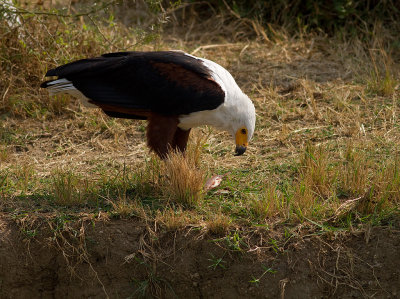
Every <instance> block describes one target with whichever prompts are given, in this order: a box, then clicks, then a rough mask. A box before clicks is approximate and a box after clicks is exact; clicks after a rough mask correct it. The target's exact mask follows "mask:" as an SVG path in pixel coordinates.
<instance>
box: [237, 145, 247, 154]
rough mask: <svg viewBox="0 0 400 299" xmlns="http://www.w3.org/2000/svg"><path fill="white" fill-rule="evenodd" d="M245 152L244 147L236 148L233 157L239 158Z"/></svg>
mask: <svg viewBox="0 0 400 299" xmlns="http://www.w3.org/2000/svg"><path fill="white" fill-rule="evenodd" d="M245 151H246V147H245V146H236V150H235V156H241V155H243V154H244V152H245Z"/></svg>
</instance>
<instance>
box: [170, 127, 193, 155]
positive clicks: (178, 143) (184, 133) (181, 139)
mask: <svg viewBox="0 0 400 299" xmlns="http://www.w3.org/2000/svg"><path fill="white" fill-rule="evenodd" d="M189 134H190V129H189V130H182V129H181V128H179V127H178V128H177V129H176V131H175V135H174V139H173V141H172V148H173V149H174V150H178V151H180V152H182V153H183V152H184V151H185V150H186V146H187V143H188V140H189Z"/></svg>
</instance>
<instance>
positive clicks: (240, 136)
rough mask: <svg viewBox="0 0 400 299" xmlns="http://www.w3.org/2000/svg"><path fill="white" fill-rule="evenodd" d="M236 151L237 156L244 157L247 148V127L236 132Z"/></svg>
mask: <svg viewBox="0 0 400 299" xmlns="http://www.w3.org/2000/svg"><path fill="white" fill-rule="evenodd" d="M235 139H236V150H235V156H240V155H243V154H244V152H245V151H246V148H247V129H246V128H245V127H242V128H240V129H239V130H237V131H236V134H235Z"/></svg>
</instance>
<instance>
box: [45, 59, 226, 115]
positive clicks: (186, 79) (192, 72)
mask: <svg viewBox="0 0 400 299" xmlns="http://www.w3.org/2000/svg"><path fill="white" fill-rule="evenodd" d="M46 76H57V77H58V80H59V79H62V78H65V79H67V80H68V81H70V82H72V84H73V86H74V87H75V88H76V89H78V90H79V91H80V92H81V93H83V94H84V95H85V96H86V97H87V98H89V99H90V100H91V103H93V104H95V105H98V106H100V107H102V106H104V105H106V106H107V105H111V106H113V107H119V108H118V109H117V108H115V110H118V113H121V115H123V113H124V111H125V110H124V109H126V110H127V111H128V110H129V111H130V112H129V113H128V114H131V111H133V110H135V109H137V110H140V111H151V112H157V113H162V114H166V115H180V114H189V113H192V112H196V111H202V110H212V109H215V108H217V107H218V106H219V105H221V104H222V103H223V102H224V98H225V93H224V91H223V90H222V88H221V87H220V86H219V84H218V83H216V82H215V81H214V80H213V79H212V76H211V71H210V70H209V69H208V68H207V67H206V66H205V65H204V64H203V63H202V61H201V60H200V59H196V58H195V57H192V56H188V55H186V54H184V53H181V52H175V51H164V52H118V53H109V54H104V55H103V56H100V57H96V58H90V59H82V60H78V61H75V62H72V63H69V64H66V65H62V66H60V67H58V68H55V69H52V70H50V71H48V72H47V74H46ZM44 85H45V86H43V87H47V86H50V85H51V81H47V82H45V84H44ZM121 109H122V110H121Z"/></svg>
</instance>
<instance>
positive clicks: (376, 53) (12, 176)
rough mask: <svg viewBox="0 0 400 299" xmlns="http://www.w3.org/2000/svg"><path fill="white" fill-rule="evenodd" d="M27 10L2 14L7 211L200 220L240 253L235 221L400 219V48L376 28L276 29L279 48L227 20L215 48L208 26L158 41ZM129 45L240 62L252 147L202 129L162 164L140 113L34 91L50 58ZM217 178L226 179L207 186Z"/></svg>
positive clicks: (178, 223)
mask: <svg viewBox="0 0 400 299" xmlns="http://www.w3.org/2000/svg"><path fill="white" fill-rule="evenodd" d="M23 18H24V22H25V23H24V25H23V26H20V28H19V29H18V30H13V29H10V28H9V27H8V26H7V25H6V24H5V22H4V21H0V33H1V36H3V37H5V39H4V40H5V43H4V44H2V45H1V46H0V55H1V57H2V59H1V71H0V79H1V80H0V82H2V83H1V86H2V87H3V88H2V91H1V92H0V99H1V102H0V118H1V121H2V123H1V125H0V195H1V203H0V208H1V209H2V210H3V211H20V210H25V211H26V210H34V211H35V213H40V212H43V213H53V215H54V217H58V216H56V215H59V213H60V212H63V213H64V212H66V213H67V214H68V213H71V214H75V215H79V214H80V213H86V214H93V215H98V214H99V213H105V214H107V215H108V216H111V217H121V218H131V217H137V218H140V219H142V220H143V221H147V222H149V221H150V222H154V223H157V224H158V225H161V226H162V227H163V228H164V229H166V230H177V229H181V228H185V227H188V226H191V227H196V228H200V229H203V228H204V229H205V230H207V231H208V232H210V233H211V234H213V235H216V236H223V240H224V243H225V246H226V247H227V248H229V249H230V250H233V251H242V250H243V248H245V245H244V243H243V240H242V239H243V238H244V237H243V238H242V236H241V235H240V233H239V232H238V231H237V229H238V228H245V229H244V231H246V233H248V231H247V229H250V231H255V230H257V229H259V228H260V227H263V228H266V229H272V228H274V227H276V226H279V225H281V226H282V225H283V226H288V227H293V226H298V225H304V224H308V225H311V226H314V227H315V228H316V229H319V227H318V225H316V224H320V225H323V227H336V228H345V229H351V228H353V227H355V226H357V225H363V224H365V223H373V224H374V225H381V224H385V223H389V222H390V221H391V219H393V217H398V215H399V207H400V195H399V194H400V170H399V158H398V155H399V150H398V142H399V138H400V127H399V125H398V119H397V118H398V115H399V112H400V111H399V89H398V85H399V82H400V81H399V74H398V71H397V70H398V61H399V60H398V59H399V57H398V56H396V53H395V52H393V51H391V50H390V48H388V46H387V45H386V42H385V41H386V40H385V38H387V37H388V35H387V34H388V33H385V32H383V31H382V30H383V29H382V28H380V27H379V26H378V25H377V26H376V29H374V31H373V32H372V33H371V36H370V39H369V40H360V39H359V38H357V36H355V37H352V39H351V40H346V39H343V38H342V37H340V36H333V37H331V38H327V37H326V36H324V35H323V34H320V35H319V34H317V33H313V34H308V33H307V32H303V33H302V35H301V37H291V36H288V35H287V34H286V33H285V30H284V28H282V30H280V31H279V30H275V29H274V30H275V40H274V42H273V43H272V42H271V41H266V40H265V38H261V39H260V38H258V39H257V38H252V37H253V33H254V32H250V33H249V35H248V36H249V38H243V37H236V38H232V37H229V36H230V34H229V32H232V31H233V29H232V27H230V26H231V25H229V24H228V25H226V26H225V27H223V28H224V29H223V30H225V31H221V32H219V31H218V32H216V33H215V35H216V36H218V38H219V39H220V40H219V42H218V43H214V40H212V39H211V37H210V36H209V35H208V33H207V32H206V33H204V35H203V36H202V37H201V39H198V40H196V39H195V36H197V35H196V34H197V33H194V34H193V39H191V37H190V36H185V37H182V36H178V38H176V36H175V35H174V26H175V25H173V26H170V27H169V28H166V29H165V31H164V32H163V34H162V35H161V36H160V35H157V36H155V35H152V34H150V33H149V34H144V35H143V32H142V33H138V31H135V30H131V29H130V28H128V27H126V26H124V25H123V24H121V23H119V22H116V21H112V20H111V19H109V20H108V21H107V20H105V21H104V22H101V23H100V22H97V21H96V20H97V19H94V23H90V22H88V21H87V20H86V19H84V20H83V21H82V22H75V21H73V20H75V19H68V18H62V17H57V16H43V15H26V16H23ZM219 20H220V18H219V17H218V18H216V19H215V20H214V21H215V22H218V21H219ZM211 21H212V20H210V21H207V22H211ZM90 24H91V25H90ZM232 24H233V23H232ZM234 24H236V25H237V24H238V23H234ZM214 25H215V24H214ZM236 25H235V26H236ZM232 26H233V25H232ZM238 26H239V25H238ZM240 26H245V25H243V24H242V25H240ZM240 26H239V27H237V28H239V29H241V30H242V29H243V28H247V27H246V26H245V27H240ZM260 26H261V25H260V24H258V26H257V28H258V29H257V30H258V31H260V30H261V29H262V28H261V27H260ZM175 29H176V28H175ZM246 30H249V29H248V28H247V29H246ZM379 30H381V31H379ZM158 33H160V32H158ZM260 35H261V36H263V34H261V33H260ZM207 37H209V38H210V39H209V40H205V39H206V38H207ZM389 37H390V36H389ZM227 44H228V45H229V46H224V45H227ZM207 45H212V46H211V47H202V46H207ZM221 45H222V46H221ZM127 49H128V50H159V49H181V50H184V51H187V52H189V53H190V52H193V51H196V55H198V56H202V57H205V58H208V59H212V60H215V61H217V62H218V63H220V64H221V65H223V66H225V67H226V68H227V69H228V70H229V71H231V73H232V74H233V75H234V77H235V78H236V80H237V82H238V83H239V85H240V86H241V87H242V88H243V90H244V91H245V92H246V93H247V94H248V95H249V96H250V97H251V98H252V99H253V101H254V103H255V106H256V110H257V125H256V132H255V135H254V138H253V140H252V141H251V142H250V146H249V149H248V151H247V152H246V155H244V156H242V157H234V156H233V155H232V153H233V147H234V145H233V144H232V141H231V138H230V136H227V134H225V133H221V132H218V131H216V130H215V129H213V128H198V129H195V130H194V135H195V136H203V138H206V139H205V140H200V139H199V138H197V140H196V138H193V140H195V141H192V143H191V145H190V149H189V150H188V152H187V154H186V155H185V156H183V155H180V154H177V153H172V154H171V156H170V157H169V158H168V159H167V160H166V161H165V162H162V161H160V160H158V158H156V157H154V155H152V154H150V153H149V152H148V150H147V148H146V145H145V133H144V132H145V130H144V123H143V122H139V121H137V122H134V121H129V120H120V119H111V118H109V117H107V116H105V115H104V114H102V113H101V112H100V111H98V110H88V109H86V108H84V107H81V106H80V105H79V103H78V102H77V101H76V100H75V99H73V98H70V97H67V96H59V97H56V98H49V97H48V95H47V94H46V93H45V92H44V91H42V90H39V89H38V85H39V84H40V82H41V81H42V79H43V77H44V74H45V72H46V70H47V69H49V68H51V67H54V66H56V65H59V64H61V63H65V62H69V61H72V60H74V59H78V58H82V57H86V56H94V55H98V54H100V53H103V52H110V51H119V50H127ZM215 174H226V176H225V177H224V179H223V181H222V184H221V185H220V186H219V187H218V188H216V189H213V190H210V191H207V192H205V191H204V190H203V186H204V182H205V180H206V178H208V177H210V176H212V175H215ZM26 232H27V234H28V235H29V234H34V230H31V229H27V230H26ZM217 260H218V259H216V260H215V261H217ZM221 261H222V260H221ZM221 261H220V262H221ZM213 265H215V263H214V264H213ZM221 265H222V264H217V266H215V268H218V266H221ZM263 275H264V274H263ZM263 275H262V276H263ZM262 276H261V277H262Z"/></svg>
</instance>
